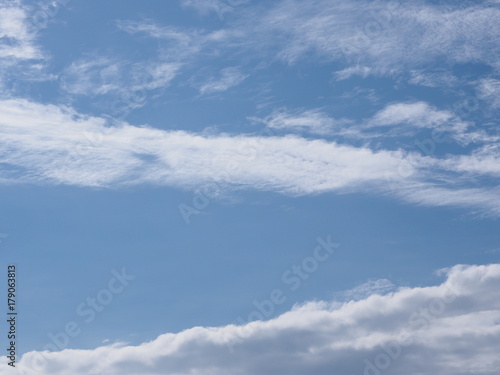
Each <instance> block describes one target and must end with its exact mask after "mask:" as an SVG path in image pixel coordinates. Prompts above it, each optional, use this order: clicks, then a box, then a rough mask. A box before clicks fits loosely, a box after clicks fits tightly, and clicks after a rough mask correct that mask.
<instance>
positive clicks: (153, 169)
mask: <svg viewBox="0 0 500 375" xmlns="http://www.w3.org/2000/svg"><path fill="white" fill-rule="evenodd" d="M313 117H314V116H313ZM0 134H1V139H0V145H1V148H0V151H1V152H0V162H1V163H3V164H2V165H3V168H2V169H1V170H0V173H1V174H0V178H2V179H3V180H4V182H9V181H10V183H12V182H17V183H51V184H68V185H77V186H100V187H107V188H113V187H117V186H131V185H141V184H155V185H164V186H176V187H181V188H184V189H195V188H196V187H199V186H202V185H204V184H209V183H213V182H214V181H219V182H220V183H221V184H222V185H223V186H225V188H227V189H228V190H234V189H244V190H248V189H250V190H264V191H275V192H280V193H283V194H287V195H309V194H318V193H326V192H336V191H337V192H345V191H367V192H372V193H383V194H385V193H391V194H394V195H396V196H398V197H401V198H403V199H405V200H409V201H412V202H417V203H419V204H430V205H442V204H443V202H447V203H446V204H448V205H456V206H465V207H471V208H475V209H478V210H484V211H487V212H490V213H491V214H494V215H499V214H500V204H499V203H498V202H499V200H498V191H497V190H495V188H493V187H492V186H489V185H483V186H481V185H477V184H475V180H476V178H479V177H481V176H483V177H486V176H489V177H493V178H495V177H497V176H498V168H496V167H495V165H497V164H498V163H497V160H498V154H496V153H493V154H490V156H488V157H486V156H484V157H483V159H481V157H480V155H479V154H478V155H462V156H449V157H447V158H444V159H438V158H434V157H432V156H425V155H424V156H422V155H419V154H416V153H409V152H405V151H402V150H393V151H389V150H379V151H374V150H372V149H370V148H369V147H355V146H351V145H348V144H339V143H337V142H334V141H326V140H323V139H312V140H311V139H306V138H302V137H298V136H255V135H253V136H251V135H229V134H216V135H202V134H196V133H189V132H184V131H164V130H159V129H154V128H150V127H138V126H132V125H130V124H127V123H124V122H122V123H120V124H118V125H113V126H110V124H109V123H108V121H107V120H105V119H103V118H99V117H89V116H84V115H81V114H79V113H77V112H75V111H74V110H72V109H71V108H67V107H57V106H54V105H42V104H37V103H33V102H29V101H26V100H5V101H2V102H0ZM423 191H426V193H425V194H423V193H422V192H423ZM467 193H468V194H469V196H467ZM441 195H442V196H444V197H445V199H442V200H439V196H441ZM430 197H435V199H434V198H432V199H431V198H430ZM451 197H456V199H451Z"/></svg>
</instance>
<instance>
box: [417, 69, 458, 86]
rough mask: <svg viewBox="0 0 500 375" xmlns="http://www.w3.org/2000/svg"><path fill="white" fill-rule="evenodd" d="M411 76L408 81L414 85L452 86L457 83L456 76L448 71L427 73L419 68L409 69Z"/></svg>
mask: <svg viewBox="0 0 500 375" xmlns="http://www.w3.org/2000/svg"><path fill="white" fill-rule="evenodd" d="M410 75H411V78H410V80H409V81H408V82H409V83H411V84H414V85H421V86H427V87H452V86H456V85H457V84H458V83H459V80H458V78H457V77H455V76H454V75H453V74H451V73H449V72H434V73H428V72H425V71H421V70H412V71H410Z"/></svg>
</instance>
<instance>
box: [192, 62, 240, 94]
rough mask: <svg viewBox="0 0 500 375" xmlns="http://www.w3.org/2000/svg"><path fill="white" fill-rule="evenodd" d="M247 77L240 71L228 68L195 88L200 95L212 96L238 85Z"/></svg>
mask: <svg viewBox="0 0 500 375" xmlns="http://www.w3.org/2000/svg"><path fill="white" fill-rule="evenodd" d="M247 77H248V75H247V74H243V73H242V72H241V70H240V69H238V68H236V67H229V68H224V69H222V70H221V71H220V72H219V74H218V75H217V76H215V77H211V78H209V79H207V80H204V81H202V82H201V83H199V84H198V85H197V86H198V90H199V92H200V94H201V95H205V94H214V93H218V92H223V91H226V90H228V89H230V88H231V87H234V86H237V85H239V84H240V83H242V82H243V81H244V80H245V79H246V78H247Z"/></svg>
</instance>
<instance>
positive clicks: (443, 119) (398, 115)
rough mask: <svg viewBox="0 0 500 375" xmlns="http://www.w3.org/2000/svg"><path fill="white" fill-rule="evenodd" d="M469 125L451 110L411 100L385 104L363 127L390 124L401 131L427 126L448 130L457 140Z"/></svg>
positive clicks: (462, 138)
mask: <svg viewBox="0 0 500 375" xmlns="http://www.w3.org/2000/svg"><path fill="white" fill-rule="evenodd" d="M470 125H471V124H470V123H467V122H464V121H462V120H461V119H460V118H459V117H458V116H456V115H455V114H454V113H452V112H449V111H443V110H438V109H437V108H435V107H432V106H431V105H429V104H428V103H425V102H413V103H395V104H390V105H387V106H386V107H385V108H384V109H382V110H381V111H379V112H378V113H376V114H375V116H373V118H371V119H370V120H369V121H368V122H367V123H366V124H365V128H371V127H389V126H390V127H400V129H401V130H403V131H408V130H409V128H412V127H413V128H428V129H434V130H436V131H441V132H450V133H452V135H453V136H454V137H455V138H456V139H457V140H461V141H464V140H465V139H466V138H467V137H466V132H467V128H468V127H469V126H470ZM396 133H397V131H396Z"/></svg>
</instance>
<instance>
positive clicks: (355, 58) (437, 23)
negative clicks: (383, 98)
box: [239, 0, 500, 82]
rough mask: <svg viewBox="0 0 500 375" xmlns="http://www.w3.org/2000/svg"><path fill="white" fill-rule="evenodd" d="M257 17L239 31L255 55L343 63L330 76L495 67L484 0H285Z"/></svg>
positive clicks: (492, 22)
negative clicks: (442, 64)
mask: <svg viewBox="0 0 500 375" xmlns="http://www.w3.org/2000/svg"><path fill="white" fill-rule="evenodd" d="M258 12H259V13H257V12H255V13H250V12H249V13H248V16H247V18H246V19H245V18H244V19H245V20H246V23H240V24H239V25H240V26H239V27H240V30H244V31H245V32H246V34H247V35H248V38H249V39H250V38H252V40H255V41H256V48H258V49H259V51H261V52H263V51H269V50H274V48H278V49H279V51H280V52H279V53H278V57H279V58H281V59H283V60H285V61H287V62H289V63H293V62H295V61H298V60H302V59H308V58H311V57H314V58H318V57H320V58H321V59H322V60H325V59H328V60H333V61H340V62H344V63H347V65H348V67H347V68H345V69H344V70H341V71H339V72H338V79H346V78H348V77H350V76H351V75H353V74H361V75H362V76H366V75H367V74H389V73H390V74H396V73H398V72H399V73H402V72H410V71H415V70H421V69H422V67H424V66H425V67H429V66H433V65H434V64H435V62H436V61H438V60H445V61H447V62H449V63H451V64H454V63H466V62H482V63H484V64H487V65H490V66H491V67H493V68H496V67H497V61H498V59H497V56H498V54H499V52H500V47H499V45H498V43H497V42H496V41H497V40H498V38H499V37H500V31H499V29H498V27H496V24H497V19H498V18H499V16H500V10H499V9H498V8H496V7H492V6H488V4H486V3H484V4H481V3H478V4H470V3H468V5H467V6H462V4H459V3H455V4H452V3H448V4H446V5H431V4H429V3H423V2H422V3H417V4H416V3H411V2H382V1H375V2H367V1H362V2H356V3H353V2H349V1H335V2H332V1H328V0H318V1H313V2H301V1H292V0H289V1H282V2H280V3H278V4H277V5H275V6H274V7H273V8H271V9H270V10H269V11H267V12H265V13H263V14H262V10H261V9H259V10H258ZM241 25H243V26H241ZM268 35H275V36H276V37H275V38H268ZM250 36H251V37H250ZM265 46H273V48H270V49H269V50H266V48H264V47H265ZM427 81H428V80H427ZM414 82H415V81H414Z"/></svg>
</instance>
